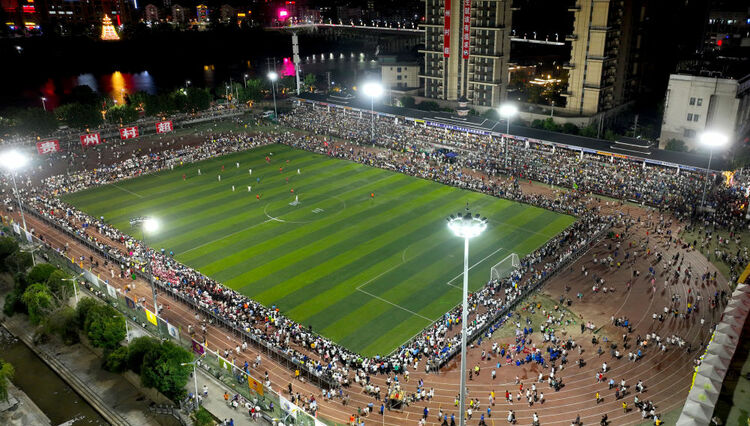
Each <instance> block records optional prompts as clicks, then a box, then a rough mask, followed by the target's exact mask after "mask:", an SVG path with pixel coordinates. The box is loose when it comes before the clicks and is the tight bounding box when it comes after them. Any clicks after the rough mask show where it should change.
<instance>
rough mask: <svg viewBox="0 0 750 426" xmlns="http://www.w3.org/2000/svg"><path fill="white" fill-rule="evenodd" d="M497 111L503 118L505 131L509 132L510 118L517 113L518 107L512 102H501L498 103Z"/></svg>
mask: <svg viewBox="0 0 750 426" xmlns="http://www.w3.org/2000/svg"><path fill="white" fill-rule="evenodd" d="M498 112H499V113H500V116H501V117H503V118H505V122H506V126H507V127H506V130H505V133H510V119H511V118H513V116H514V115H516V114H518V107H517V106H515V105H513V104H502V105H500V109H498Z"/></svg>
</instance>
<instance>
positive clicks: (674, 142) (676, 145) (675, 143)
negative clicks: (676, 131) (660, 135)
mask: <svg viewBox="0 0 750 426" xmlns="http://www.w3.org/2000/svg"><path fill="white" fill-rule="evenodd" d="M664 149H667V150H669V151H680V152H686V151H687V150H688V149H687V145H685V141H683V140H681V139H670V140H668V141H667V145H665V146H664Z"/></svg>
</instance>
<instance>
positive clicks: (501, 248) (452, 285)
mask: <svg viewBox="0 0 750 426" xmlns="http://www.w3.org/2000/svg"><path fill="white" fill-rule="evenodd" d="M500 250H505V248H504V247H500V248H499V249H497V250H495V251H493V252H492V253H490V254H488V255H487V256H485V257H484V258H483V259H482V260H480V261H479V262H477V263H475V264H473V265H471V266H470V267H469V270H470V271H471V270H472V269H474V267H475V266H477V265H479V264H480V263H482V262H484V261H485V260H487V258H489V257H490V256H494V255H495V253H497V252H499V251H500ZM463 275H464V273H463V272H461V273H460V274H458V275H456V276H455V277H453V278H452V279H451V280H450V281H448V282H447V283H446V284H447V285H449V286H451V287H455V288H459V289H463V285H461V286H457V285H454V284H451V283H452V282H453V281H456V279H458V278H460V277H462V276H463Z"/></svg>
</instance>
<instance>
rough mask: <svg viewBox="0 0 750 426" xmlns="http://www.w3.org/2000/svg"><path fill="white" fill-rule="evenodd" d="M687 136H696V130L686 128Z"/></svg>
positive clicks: (685, 133)
mask: <svg viewBox="0 0 750 426" xmlns="http://www.w3.org/2000/svg"><path fill="white" fill-rule="evenodd" d="M683 135H685V137H686V138H692V137H694V136H695V130H693V129H685V132H684V133H683Z"/></svg>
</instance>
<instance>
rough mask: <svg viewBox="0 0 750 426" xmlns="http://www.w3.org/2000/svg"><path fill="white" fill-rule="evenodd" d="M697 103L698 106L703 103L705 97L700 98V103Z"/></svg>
mask: <svg viewBox="0 0 750 426" xmlns="http://www.w3.org/2000/svg"><path fill="white" fill-rule="evenodd" d="M697 105H698V106H701V105H703V98H698V104H697Z"/></svg>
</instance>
